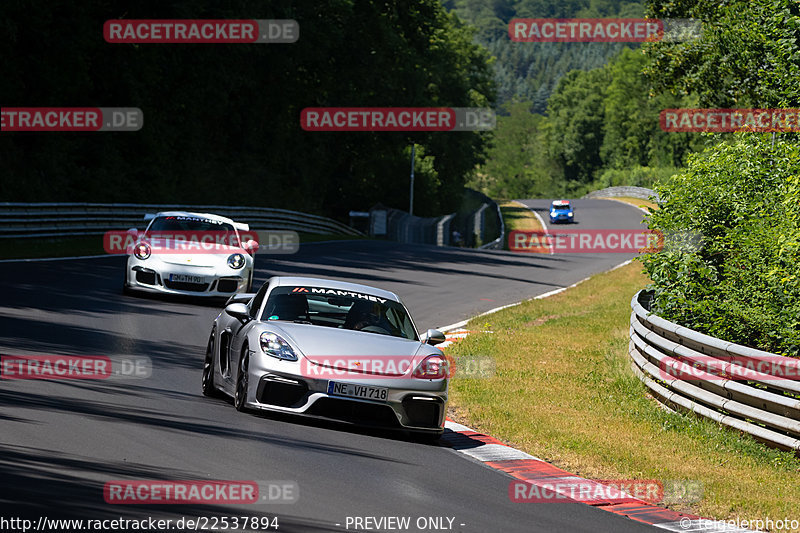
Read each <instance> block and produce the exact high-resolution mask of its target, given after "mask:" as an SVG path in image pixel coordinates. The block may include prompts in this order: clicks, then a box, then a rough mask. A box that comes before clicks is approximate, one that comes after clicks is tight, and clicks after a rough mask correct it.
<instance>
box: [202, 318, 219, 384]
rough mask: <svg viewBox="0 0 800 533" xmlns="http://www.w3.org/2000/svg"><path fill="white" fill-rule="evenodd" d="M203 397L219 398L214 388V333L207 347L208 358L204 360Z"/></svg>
mask: <svg viewBox="0 0 800 533" xmlns="http://www.w3.org/2000/svg"><path fill="white" fill-rule="evenodd" d="M203 395H204V396H217V395H218V392H217V389H216V388H215V387H214V332H213V331H212V332H211V336H210V337H209V338H208V347H206V357H205V359H204V360H203Z"/></svg>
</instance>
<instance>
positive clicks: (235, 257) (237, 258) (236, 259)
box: [228, 254, 245, 270]
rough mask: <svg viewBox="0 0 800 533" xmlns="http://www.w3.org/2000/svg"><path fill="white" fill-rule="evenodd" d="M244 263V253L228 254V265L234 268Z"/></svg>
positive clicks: (238, 267) (237, 268)
mask: <svg viewBox="0 0 800 533" xmlns="http://www.w3.org/2000/svg"><path fill="white" fill-rule="evenodd" d="M244 263H245V261H244V256H243V255H242V254H231V255H230V256H228V266H229V267H231V268H232V269H234V270H239V269H240V268H242V267H243V266H244Z"/></svg>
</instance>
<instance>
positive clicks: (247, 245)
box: [242, 239, 258, 255]
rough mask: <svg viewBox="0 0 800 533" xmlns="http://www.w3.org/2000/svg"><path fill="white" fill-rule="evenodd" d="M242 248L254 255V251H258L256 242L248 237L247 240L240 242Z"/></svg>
mask: <svg viewBox="0 0 800 533" xmlns="http://www.w3.org/2000/svg"><path fill="white" fill-rule="evenodd" d="M242 248H243V249H244V250H245V251H246V252H247V253H248V254H250V255H255V253H256V252H257V251H258V243H257V242H256V241H254V240H253V239H250V240H249V241H245V242H244V244H242Z"/></svg>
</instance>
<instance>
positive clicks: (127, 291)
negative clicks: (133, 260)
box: [122, 266, 133, 296]
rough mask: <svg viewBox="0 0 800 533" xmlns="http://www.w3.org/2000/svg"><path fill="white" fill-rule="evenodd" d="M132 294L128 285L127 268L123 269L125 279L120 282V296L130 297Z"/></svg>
mask: <svg viewBox="0 0 800 533" xmlns="http://www.w3.org/2000/svg"><path fill="white" fill-rule="evenodd" d="M132 293H133V291H132V290H131V288H130V286H129V285H128V267H127V266H126V267H125V279H124V280H123V281H122V294H125V295H127V296H130V295H131V294H132Z"/></svg>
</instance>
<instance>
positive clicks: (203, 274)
mask: <svg viewBox="0 0 800 533" xmlns="http://www.w3.org/2000/svg"><path fill="white" fill-rule="evenodd" d="M219 270H220V269H218V268H214V267H208V266H190V265H175V264H169V263H163V262H148V261H141V260H138V259H136V258H134V257H131V258H129V260H128V264H127V267H126V274H125V287H126V288H127V289H130V290H136V291H143V292H149V293H161V294H182V295H186V296H205V297H229V296H231V295H232V294H235V293H237V292H246V291H247V289H248V286H249V282H250V277H251V276H252V268H249V267H247V266H245V267H244V268H242V269H240V270H235V271H234V270H232V269H229V270H230V271H229V272H224V271H223V272H220V271H219ZM175 275H184V276H197V277H200V278H202V282H199V283H190V282H186V281H172V280H171V277H174V276H175Z"/></svg>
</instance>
